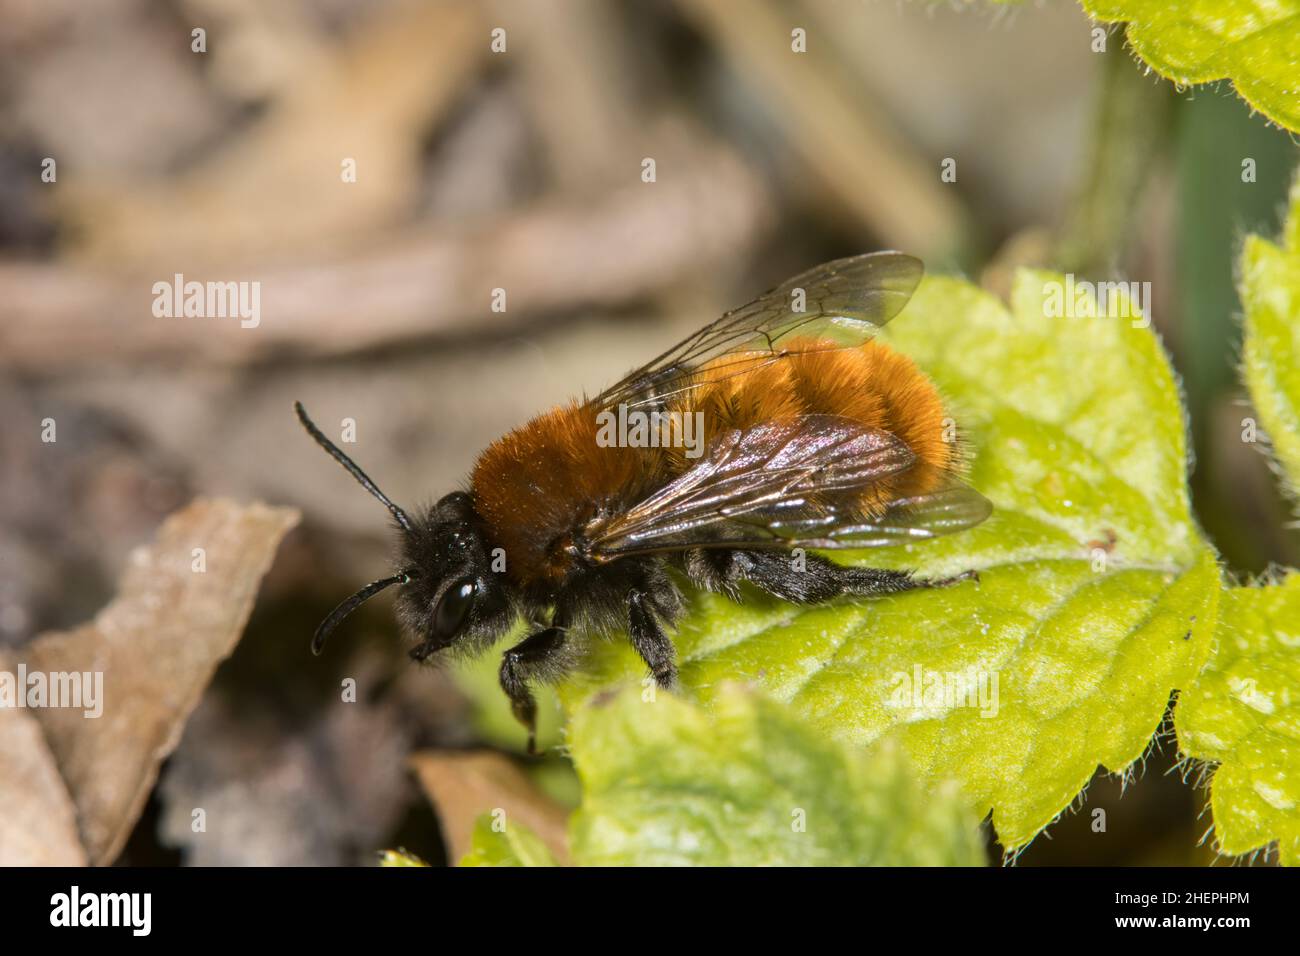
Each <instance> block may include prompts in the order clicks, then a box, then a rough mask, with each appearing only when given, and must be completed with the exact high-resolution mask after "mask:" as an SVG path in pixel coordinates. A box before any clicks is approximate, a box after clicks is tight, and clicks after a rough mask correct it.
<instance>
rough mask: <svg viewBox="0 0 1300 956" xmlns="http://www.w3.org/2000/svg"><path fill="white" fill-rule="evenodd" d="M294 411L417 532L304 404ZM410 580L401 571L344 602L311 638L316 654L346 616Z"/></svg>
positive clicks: (402, 522) (321, 442) (355, 475)
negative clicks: (317, 425)
mask: <svg viewBox="0 0 1300 956" xmlns="http://www.w3.org/2000/svg"><path fill="white" fill-rule="evenodd" d="M293 408H294V411H296V412H297V413H298V421H300V422H302V427H303V428H305V429H307V434H309V435H311V437H312V438H314V439H315V440H316V444H318V445H320V446H321V447H322V448H324V449H325V450H326V451H327V452H329V453H330V456H331V457H333V459H334V460H335V461H337V462H338V463H339V464H340V465H342V466H343V467H344V468H346V469H347V472H348V474H349V475H351V476H352V477H353V478H355V479H356V480H357V482H358V484H360V485H361V487H362V488H364V489H366V491H368V492H370V493H371V494H372V495H374V496H375V497H376V498H378V499H379V500H380V501H381V502H383V505H384V507H385V508H387V509H388V510H389V511H390V512H392V515H393V517H394V518H395V519H396V520H397V523H398V524H399V525H401V526H402V529H403V530H404V531H406V532H407V533H408V534H409V533H411V531H412V530H413V529H412V527H411V519H410V518H408V517H407V515H406V512H405V511H403V510H402V509H401V508H399V507H398V506H397V505H395V504H394V503H393V502H392V501H391V500H390V499H389V497H388V496H387V495H386V494H384V493H383V492H382V491H380V490H379V486H378V485H376V484H375V483H374V482H373V481H371V480H370V476H369V475H367V474H366V473H365V472H364V471H362V470H361V469H360V468H359V467H358V466H357V463H356V462H354V461H353V460H352V459H351V458H349V457H348V456H347V455H345V454H344V453H343V450H342V449H340V448H339V447H338V446H337V445H335V444H334V443H333V442H332V441H330V440H329V439H328V438H326V437H325V433H324V432H322V431H321V430H320V429H319V428H317V427H316V423H315V422H313V421H312V420H311V418H310V417H309V416H308V415H307V409H305V408H303V407H302V402H294V403H293ZM410 580H411V574H410V572H409V571H401V572H399V573H397V574H395V575H393V576H392V577H391V578H383V579H382V580H379V581H372V582H371V583H370V584H367V585H366V586H365V587H363V588H362V589H361V590H360V591H358V592H357V593H356V594H354V595H352V596H351V597H350V598H348V599H346V600H345V601H343V602H342V603H341V604H340V605H339V606H338V607H336V608H335V609H334V610H332V611H330V613H329V616H328V617H326V618H325V620H323V621H321V622H320V626H319V627H317V628H316V633H315V634H314V635H313V636H312V639H311V650H312V653H313V654H319V653H320V652H321V651H322V650H323V649H324V647H325V641H326V639H327V638H328V637H329V636H330V634H331V633H332V632H333V630H334V628H336V627H338V626H339V624H340V623H341V622H342V620H343V619H344V618H345V617H347V616H348V615H349V614H351V613H352V612H353V611H355V610H356V609H357V608H358V607H360V606H361V605H362V604H364V603H365V602H366V601H368V600H370V598H372V597H374V596H375V595H376V594H378V593H379V592H380V591H382V590H384V589H385V588H390V587H392V586H393V585H394V584H406V583H408V582H409V581H410Z"/></svg>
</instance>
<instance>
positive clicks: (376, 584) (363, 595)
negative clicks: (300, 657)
mask: <svg viewBox="0 0 1300 956" xmlns="http://www.w3.org/2000/svg"><path fill="white" fill-rule="evenodd" d="M409 580H411V576H410V574H408V573H407V572H406V571H402V572H400V573H398V574H394V575H393V576H392V577H391V578H384V579H383V580H382V581H372V582H371V583H370V584H367V585H366V586H365V587H363V588H362V589H361V590H360V591H358V592H357V593H356V594H354V595H352V597H350V598H348V599H347V600H346V601H344V602H343V603H342V604H340V605H339V606H338V607H336V608H335V609H334V610H332V611H330V613H329V617H327V618H325V620H323V621H321V622H320V626H319V627H317V628H316V633H315V634H313V635H312V639H311V652H312V653H313V654H319V653H320V652H321V650H322V649H323V648H324V647H325V640H326V638H328V637H329V636H330V634H331V633H333V631H334V628H336V627H338V626H339V623H340V622H341V621H342V620H343V619H344V618H345V617H347V616H348V615H349V614H351V613H352V612H353V611H355V610H356V609H357V608H359V607H360V606H361V605H362V604H364V603H365V602H366V601H368V600H370V599H371V598H372V597H374V596H375V595H376V594H378V593H379V592H380V591H382V590H384V588H390V587H392V586H393V585H394V584H405V583H406V582H407V581H409Z"/></svg>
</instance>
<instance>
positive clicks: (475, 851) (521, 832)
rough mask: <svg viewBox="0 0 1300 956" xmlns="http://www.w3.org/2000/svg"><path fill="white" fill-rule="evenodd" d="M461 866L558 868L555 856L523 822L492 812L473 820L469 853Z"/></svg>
mask: <svg viewBox="0 0 1300 956" xmlns="http://www.w3.org/2000/svg"><path fill="white" fill-rule="evenodd" d="M460 865H461V866H556V865H557V864H556V862H555V857H554V856H552V855H551V851H550V850H548V849H547V848H546V844H545V843H543V842H542V841H541V838H540V837H538V835H537V834H536V833H534V832H533V831H532V830H530V829H528V827H526V826H524V825H523V824H522V823H515V822H514V821H513V820H507V819H504V818H502V819H501V822H500V824H498V823H497V818H494V817H493V816H492V814H490V813H484V814H481V815H480V816H479V818H478V819H477V820H475V821H474V832H473V833H472V834H470V850H469V852H468V853H466V854H465V858H464V859H463V860H461V861H460Z"/></svg>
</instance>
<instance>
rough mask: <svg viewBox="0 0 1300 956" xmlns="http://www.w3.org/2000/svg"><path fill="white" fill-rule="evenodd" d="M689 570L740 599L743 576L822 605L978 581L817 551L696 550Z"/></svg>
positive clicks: (794, 599)
mask: <svg viewBox="0 0 1300 956" xmlns="http://www.w3.org/2000/svg"><path fill="white" fill-rule="evenodd" d="M686 569H687V573H688V574H689V575H690V576H691V577H692V578H693V579H694V580H696V581H697V582H698V583H699V584H701V585H702V586H704V587H705V588H708V589H709V590H710V591H718V592H720V593H722V594H726V595H727V596H728V597H730V598H731V599H732V600H737V599H738V598H739V593H740V591H739V585H740V582H741V581H749V582H750V583H751V584H753V585H754V586H755V587H757V588H759V589H760V590H763V591H766V592H767V593H768V594H771V595H772V596H774V597H778V598H780V599H781V600H783V601H789V602H790V603H792V604H821V603H822V602H824V601H829V600H830V599H831V598H835V597H839V596H840V595H843V594H849V595H857V596H861V597H875V596H878V595H882V594H897V593H899V592H901V591H912V590H915V589H917V588H935V587H946V586H948V585H950V584H955V583H957V582H958V581H965V580H968V579H976V580H978V575H977V574H976V573H975V572H974V571H968V572H966V573H965V574H959V575H957V576H955V577H951V578H942V579H940V580H921V579H918V578H914V577H913V576H912V575H911V573H910V572H907V571H891V570H888V569H885V568H850V567H844V566H843V565H839V564H836V563H834V562H833V561H829V560H827V559H826V558H823V557H822V556H821V555H817V554H807V555H803V556H802V557H801V558H799V559H798V560H797V561H796V559H795V557H794V556H793V555H792V554H791V553H790V552H788V551H715V552H707V551H696V552H693V553H692V554H691V555H689V556H688V557H687V563H686Z"/></svg>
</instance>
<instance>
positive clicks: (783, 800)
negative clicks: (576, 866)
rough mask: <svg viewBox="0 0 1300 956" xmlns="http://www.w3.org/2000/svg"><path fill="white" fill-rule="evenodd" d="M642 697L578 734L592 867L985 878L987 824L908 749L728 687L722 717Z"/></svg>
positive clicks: (601, 714) (584, 849) (609, 702)
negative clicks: (924, 783)
mask: <svg viewBox="0 0 1300 956" xmlns="http://www.w3.org/2000/svg"><path fill="white" fill-rule="evenodd" d="M654 697H655V699H654V700H653V701H651V702H647V701H644V700H643V699H642V695H640V694H639V693H637V692H636V691H635V689H629V690H625V691H624V692H622V693H620V694H618V695H616V696H614V697H613V698H604V699H600V700H598V701H595V702H593V703H592V704H591V705H589V706H587V707H584V708H583V709H582V710H580V711H579V712H578V713H577V714H576V715H575V716H574V719H573V723H572V725H571V735H570V740H571V747H572V753H573V759H574V763H575V764H576V766H577V769H578V774H579V777H580V778H581V780H582V784H583V802H582V806H581V807H580V808H579V810H578V811H577V813H575V814H574V817H573V821H572V824H571V831H572V838H571V844H572V851H573V855H574V859H575V860H577V861H578V862H580V863H582V864H584V865H588V866H619V865H631V866H682V865H707V866H978V865H980V864H981V863H982V862H983V851H982V849H981V845H980V840H979V838H978V821H977V820H976V818H975V817H974V815H972V814H971V813H970V811H969V809H968V808H967V807H966V805H965V801H964V800H963V799H962V798H961V797H960V796H959V795H958V794H957V793H956V791H955V789H954V788H952V787H951V786H950V787H947V788H941V789H939V790H938V791H937V792H931V793H927V792H925V790H923V789H922V787H921V786H920V785H919V784H918V782H917V781H916V780H915V779H914V777H913V776H912V774H911V772H910V768H909V767H908V764H907V761H906V760H905V759H904V757H903V755H902V753H901V750H900V749H899V748H898V747H897V746H896V745H892V744H890V745H886V746H883V747H879V748H876V750H875V751H874V752H872V753H870V754H868V753H867V752H866V751H865V750H863V749H861V748H857V747H853V746H849V745H846V744H843V743H840V742H837V741H834V740H831V739H829V738H827V737H826V736H825V735H824V734H822V733H821V732H819V731H818V730H817V729H815V728H813V727H811V726H809V725H807V724H806V723H805V722H804V721H802V720H801V719H800V718H798V717H797V716H796V715H795V714H794V713H793V712H792V711H791V710H790V709H789V708H788V707H785V706H784V705H782V704H778V703H775V702H774V701H771V700H767V699H764V698H762V697H761V696H759V695H758V694H755V693H753V692H751V691H749V690H747V689H745V688H743V687H740V686H739V685H736V684H725V685H723V686H722V687H721V688H719V691H718V693H717V694H716V695H715V696H714V698H713V701H712V707H711V709H710V712H708V713H706V712H705V711H704V710H703V709H701V708H699V707H695V706H692V705H691V704H688V703H687V702H685V701H683V700H680V699H678V698H675V697H673V696H672V695H669V694H656V695H654Z"/></svg>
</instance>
